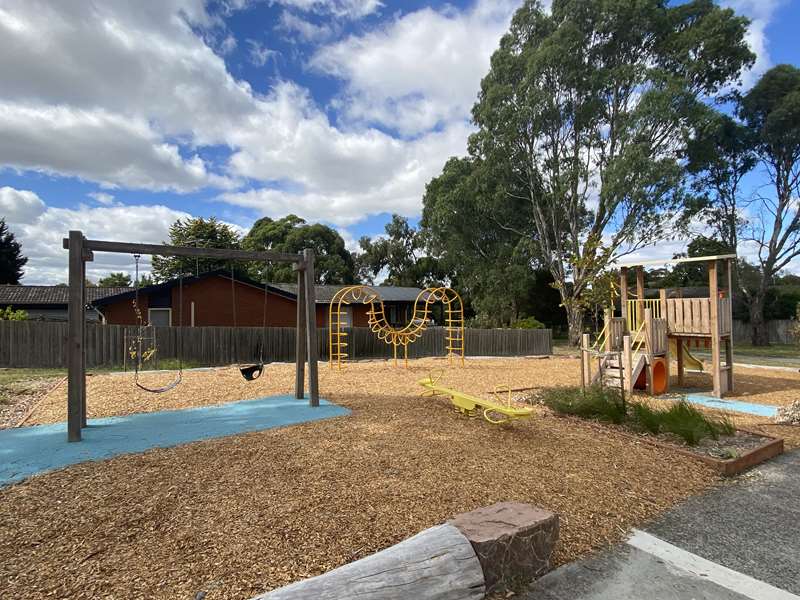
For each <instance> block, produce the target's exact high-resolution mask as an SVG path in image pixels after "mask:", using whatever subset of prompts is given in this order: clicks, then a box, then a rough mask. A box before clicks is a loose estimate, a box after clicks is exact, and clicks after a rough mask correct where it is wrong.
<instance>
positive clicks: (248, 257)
mask: <svg viewBox="0 0 800 600" xmlns="http://www.w3.org/2000/svg"><path fill="white" fill-rule="evenodd" d="M63 246H64V249H65V250H69V308H68V314H67V321H68V331H67V373H68V374H67V439H68V440H69V441H70V442H79V441H80V440H81V430H82V429H83V428H84V427H86V352H85V347H86V314H85V313H86V263H87V262H89V261H92V260H94V252H115V253H124V254H132V255H134V256H136V255H142V254H150V255H153V254H157V255H159V256H186V257H192V258H213V259H217V260H227V261H233V260H244V261H254V262H282V263H292V265H293V266H294V269H295V270H296V271H297V334H296V335H297V337H296V357H295V398H297V399H302V398H304V396H305V393H304V385H305V363H306V360H308V387H309V404H310V405H311V406H319V378H318V371H317V312H316V301H315V288H314V252H313V251H312V250H308V249H307V250H304V251H303V253H302V254H289V253H284V252H274V251H271V250H261V251H249V250H238V249H232V248H202V247H185V246H165V245H161V244H132V243H127V242H108V241H100V240H89V239H86V237H84V235H83V233H82V232H80V231H70V232H69V237H68V238H64V241H63ZM137 262H138V259H137ZM140 355H141V354H139V356H140ZM261 363H262V368H263V358H262V359H261ZM257 366H258V365H255V366H250V367H247V368H246V370H249V369H253V368H255V367H257ZM242 375H243V376H245V377H246V378H247V374H246V373H245V372H243V373H242ZM251 375H252V374H251ZM179 382H180V378H179V377H178V378H176V379H175V381H174V382H173V383H171V384H168V386H164V387H165V388H172V387H175V385H177V384H178V383H179ZM148 391H162V390H161V389H157V390H148Z"/></svg>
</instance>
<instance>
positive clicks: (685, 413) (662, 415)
mask: <svg viewBox="0 0 800 600" xmlns="http://www.w3.org/2000/svg"><path fill="white" fill-rule="evenodd" d="M540 397H541V400H542V402H543V403H544V404H545V405H546V406H548V407H549V408H551V409H552V410H554V411H555V412H558V413H561V414H565V415H574V416H576V417H582V418H584V419H594V420H598V421H606V422H610V423H615V424H617V425H625V426H626V427H629V428H630V429H634V430H637V431H646V432H647V433H651V434H653V435H656V434H659V433H669V434H672V435H674V436H676V437H679V438H680V439H682V440H683V441H684V442H686V444H688V445H690V446H695V445H697V444H698V443H699V442H700V441H702V440H703V439H705V438H707V437H710V438H713V439H717V438H718V437H719V436H720V435H731V434H733V433H734V431H735V428H734V426H733V424H732V423H731V421H730V420H729V419H727V418H725V417H712V416H709V415H706V414H705V413H703V412H702V411H700V410H699V409H697V408H695V407H694V406H692V405H691V404H689V403H688V402H686V401H685V400H681V401H680V402H676V403H675V404H673V405H672V406H670V407H669V408H664V409H659V408H654V407H652V406H650V405H648V404H646V403H644V402H629V403H627V404H626V403H625V402H624V399H623V397H622V394H620V392H619V391H618V390H615V389H611V388H602V387H598V386H593V387H590V388H587V389H586V390H585V391H583V390H581V389H580V388H551V389H548V390H544V391H543V392H542V394H541V396H540Z"/></svg>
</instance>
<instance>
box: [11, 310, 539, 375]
mask: <svg viewBox="0 0 800 600" xmlns="http://www.w3.org/2000/svg"><path fill="white" fill-rule="evenodd" d="M145 330H146V331H145V336H144V337H145V338H146V340H145V342H144V343H143V345H142V347H143V348H144V349H146V348H148V347H149V346H150V345H152V343H151V342H150V341H149V340H150V339H152V338H155V348H156V349H157V352H156V356H157V358H159V359H174V358H177V357H178V347H179V345H181V346H182V351H181V353H180V355H181V358H182V360H183V362H184V363H186V364H189V365H203V366H206V365H208V366H213V365H228V364H234V363H248V362H255V361H257V360H258V358H259V350H260V348H261V343H262V339H264V342H265V343H264V360H265V361H268V362H291V361H294V359H295V329H294V327H270V328H268V329H267V330H266V333H264V330H262V329H261V328H258V327H238V328H233V327H153V328H145ZM347 332H348V333H349V334H350V335H349V336H348V341H347V343H348V344H349V346H348V347H347V350H348V353H349V354H350V359H353V360H358V359H362V358H391V357H392V347H391V346H389V345H387V344H385V343H384V342H382V341H381V340H379V339H377V338H376V337H375V334H373V333H372V332H371V331H370V330H369V328H367V327H352V328H349V329H348V330H347ZM138 333H139V328H138V327H136V326H124V325H95V324H91V323H89V324H87V325H86V366H87V367H89V368H92V367H122V366H123V365H124V364H125V362H126V360H125V358H126V356H125V350H126V345H127V346H128V347H130V346H131V344H135V340H136V339H137V335H138ZM445 335H446V329H445V328H443V327H432V328H430V329H428V330H427V331H426V332H425V333H424V334H423V335H422V337H421V338H420V339H418V340H417V341H416V342H415V343H414V344H412V345H410V346H409V348H408V356H409V358H422V357H425V356H444V355H445ZM465 336H466V338H465V345H466V355H467V356H529V355H546V354H551V353H552V349H553V335H552V331H551V330H549V329H466V330H465ZM66 339H67V324H66V323H47V322H36V321H0V367H19V368H63V367H66V366H67V349H66ZM317 339H318V342H319V356H320V359H321V360H327V357H328V329H327V328H326V327H322V328H318V329H317ZM402 352H403V349H402V348H398V358H402V357H403V354H402ZM127 362H128V365H129V368H130V359H128V361H127ZM150 364H151V365H152V367H155V366H156V364H155V358H154V359H153V361H152V363H150ZM152 367H149V368H152Z"/></svg>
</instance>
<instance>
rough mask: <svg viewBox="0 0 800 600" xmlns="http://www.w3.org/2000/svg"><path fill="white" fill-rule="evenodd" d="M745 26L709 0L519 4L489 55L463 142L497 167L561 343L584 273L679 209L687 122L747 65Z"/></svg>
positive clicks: (577, 321)
mask: <svg viewBox="0 0 800 600" xmlns="http://www.w3.org/2000/svg"><path fill="white" fill-rule="evenodd" d="M747 24H748V22H747V20H746V19H744V18H742V17H739V16H736V15H735V14H734V13H733V11H731V10H730V9H723V8H720V7H719V6H716V5H715V4H714V3H713V2H712V1H711V0H691V1H689V2H685V3H681V4H676V3H675V4H671V3H668V2H667V1H666V0H553V3H552V8H551V10H550V12H549V13H548V12H546V11H545V10H544V9H543V8H542V5H541V3H540V2H538V1H537V0H527V1H526V2H525V3H524V4H523V6H522V7H521V8H520V9H519V10H518V11H517V13H516V14H515V16H514V18H513V20H512V23H511V28H510V30H509V32H508V33H507V34H506V35H504V36H503V38H502V40H501V42H500V47H499V49H498V50H497V51H496V52H495V53H494V54H493V56H492V59H491V70H490V72H489V73H488V75H487V76H486V77H485V78H484V79H483V81H482V82H481V91H480V94H479V98H478V101H477V103H476V104H475V106H474V108H473V119H474V121H475V123H476V125H477V126H478V128H479V130H478V132H477V133H476V134H474V136H473V137H472V139H471V141H470V152H471V154H472V155H473V156H474V157H477V158H480V159H481V160H483V161H486V162H489V163H494V164H499V163H502V164H505V165H508V168H509V170H510V177H511V182H510V185H508V186H507V189H506V195H507V197H508V200H509V201H514V202H516V201H520V200H521V201H523V202H524V203H525V205H526V207H527V208H526V210H527V211H528V212H529V217H530V222H531V223H532V225H531V226H530V228H529V229H527V231H526V233H527V235H528V236H529V237H530V239H531V240H532V243H535V244H536V245H537V247H538V249H539V252H540V255H541V260H542V261H543V263H544V265H545V266H546V267H547V268H548V269H549V270H550V272H551V273H552V275H553V278H554V279H555V285H556V286H557V287H558V289H559V292H560V294H561V299H562V303H563V305H564V307H565V308H566V310H567V317H568V321H569V327H570V338H571V340H572V341H573V342H576V341H577V339H578V336H579V334H580V332H581V329H582V321H583V312H584V306H583V302H582V298H583V297H584V293H585V292H586V291H587V289H588V288H589V287H591V285H592V282H593V280H594V279H595V278H596V277H597V276H598V275H599V274H600V273H601V272H602V271H603V269H605V268H606V267H607V266H608V265H609V264H610V263H611V262H613V261H614V260H615V259H617V258H619V257H620V256H622V255H624V254H625V253H628V252H631V251H633V250H635V249H638V248H640V247H642V246H645V245H648V244H652V243H654V242H655V241H658V240H660V239H662V238H664V237H666V236H668V235H669V228H670V225H671V223H672V222H673V219H674V218H675V217H676V216H677V215H679V214H680V213H681V212H682V209H683V205H684V192H685V169H684V165H683V162H682V156H683V153H684V151H685V140H686V139H687V138H688V137H689V136H688V131H689V130H690V129H691V127H692V123H693V122H694V121H695V120H696V119H697V118H698V116H699V112H700V111H701V102H702V98H703V97H709V96H713V95H715V94H717V93H718V92H719V91H720V89H721V88H722V87H723V86H726V85H728V84H730V83H732V82H733V81H735V80H736V78H737V77H738V75H739V73H740V71H741V69H742V68H743V67H744V66H747V65H749V64H751V63H752V62H753V60H754V56H753V54H752V53H751V52H750V51H749V49H748V47H747V44H746V42H745V40H744V37H745V33H746V31H747ZM526 219H527V217H526ZM526 219H523V221H524V220H526ZM509 226H513V224H509Z"/></svg>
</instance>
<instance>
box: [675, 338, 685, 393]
mask: <svg viewBox="0 0 800 600" xmlns="http://www.w3.org/2000/svg"><path fill="white" fill-rule="evenodd" d="M675 353H676V355H677V356H676V357H675V358H676V359H677V362H678V385H679V386H681V387H682V386H683V368H684V367H683V338H675Z"/></svg>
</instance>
